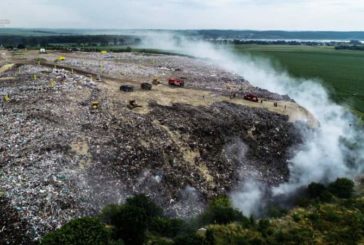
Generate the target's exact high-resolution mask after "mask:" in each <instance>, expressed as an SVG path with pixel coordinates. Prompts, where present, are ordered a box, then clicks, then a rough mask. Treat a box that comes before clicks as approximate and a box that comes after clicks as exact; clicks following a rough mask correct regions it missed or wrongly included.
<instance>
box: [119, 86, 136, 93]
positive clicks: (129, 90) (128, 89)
mask: <svg viewBox="0 0 364 245" xmlns="http://www.w3.org/2000/svg"><path fill="white" fill-rule="evenodd" d="M120 91H124V92H133V91H134V86H132V85H121V86H120Z"/></svg>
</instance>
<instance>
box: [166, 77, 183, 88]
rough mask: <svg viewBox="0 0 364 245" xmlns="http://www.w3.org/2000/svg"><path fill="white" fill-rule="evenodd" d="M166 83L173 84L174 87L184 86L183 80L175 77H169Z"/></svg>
mask: <svg viewBox="0 0 364 245" xmlns="http://www.w3.org/2000/svg"><path fill="white" fill-rule="evenodd" d="M168 84H169V85H170V86H175V87H183V86H185V82H184V81H183V80H182V79H178V78H175V77H171V78H169V79H168Z"/></svg>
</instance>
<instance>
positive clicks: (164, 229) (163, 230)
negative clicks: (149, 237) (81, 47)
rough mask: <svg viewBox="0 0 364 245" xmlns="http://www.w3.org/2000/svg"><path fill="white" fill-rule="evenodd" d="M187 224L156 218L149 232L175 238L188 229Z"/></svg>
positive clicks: (151, 223)
mask: <svg viewBox="0 0 364 245" xmlns="http://www.w3.org/2000/svg"><path fill="white" fill-rule="evenodd" d="M186 226H187V224H186V223H185V222H184V221H182V220H180V219H170V218H166V217H155V218H153V219H152V220H151V222H150V225H149V227H148V230H149V232H151V233H153V234H158V235H160V236H164V237H171V238H173V237H175V236H177V235H178V234H179V233H181V232H183V231H184V230H185V229H186Z"/></svg>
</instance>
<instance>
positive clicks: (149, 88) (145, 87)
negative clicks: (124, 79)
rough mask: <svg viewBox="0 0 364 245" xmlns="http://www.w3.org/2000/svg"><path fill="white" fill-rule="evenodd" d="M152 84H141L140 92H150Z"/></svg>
mask: <svg viewBox="0 0 364 245" xmlns="http://www.w3.org/2000/svg"><path fill="white" fill-rule="evenodd" d="M152 87H153V86H152V84H150V83H142V84H141V85H140V88H141V89H142V90H152Z"/></svg>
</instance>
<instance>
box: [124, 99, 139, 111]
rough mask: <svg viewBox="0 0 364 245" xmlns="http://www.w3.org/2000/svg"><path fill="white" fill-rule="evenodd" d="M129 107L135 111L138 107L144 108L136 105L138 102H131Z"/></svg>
mask: <svg viewBox="0 0 364 245" xmlns="http://www.w3.org/2000/svg"><path fill="white" fill-rule="evenodd" d="M127 107H128V108H129V109H130V110H133V109H135V108H138V107H142V106H141V105H138V104H137V103H136V100H130V101H129V105H127Z"/></svg>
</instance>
